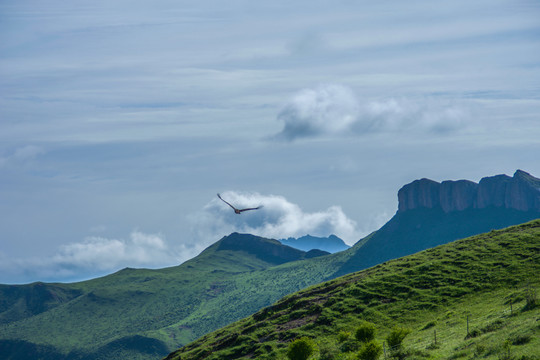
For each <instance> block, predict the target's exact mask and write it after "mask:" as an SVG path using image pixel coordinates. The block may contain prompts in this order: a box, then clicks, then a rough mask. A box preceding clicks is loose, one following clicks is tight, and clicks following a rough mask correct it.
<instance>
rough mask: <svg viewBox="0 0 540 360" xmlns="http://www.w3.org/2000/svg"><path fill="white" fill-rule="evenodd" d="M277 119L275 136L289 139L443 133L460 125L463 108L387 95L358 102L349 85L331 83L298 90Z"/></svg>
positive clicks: (465, 115) (464, 118)
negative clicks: (279, 128) (424, 132)
mask: <svg viewBox="0 0 540 360" xmlns="http://www.w3.org/2000/svg"><path fill="white" fill-rule="evenodd" d="M277 118H278V120H279V121H282V122H283V124H284V126H283V129H282V131H281V132H280V133H278V134H277V135H276V136H275V138H277V139H284V140H289V141H291V140H294V139H297V138H309V137H319V136H325V135H351V134H354V135H362V134H366V133H379V132H395V131H408V130H415V131H418V130H420V131H428V132H436V133H443V132H448V131H454V130H458V129H460V128H462V127H463V126H464V125H465V124H466V120H467V111H466V110H465V109H464V108H463V107H462V106H457V105H454V104H448V103H444V102H440V101H436V100H434V99H423V100H421V101H412V100H408V99H394V98H390V99H384V100H379V101H369V102H366V103H360V101H359V100H358V99H357V97H356V96H355V94H354V93H353V91H352V90H351V89H350V88H348V87H345V86H342V85H333V84H331V85H321V86H318V87H316V88H314V89H304V90H301V91H299V92H298V93H297V94H296V95H294V96H293V97H292V99H291V100H290V101H289V103H288V104H286V105H285V106H284V107H283V109H282V110H281V111H280V112H279V114H278V116H277Z"/></svg>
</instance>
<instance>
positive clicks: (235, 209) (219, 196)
mask: <svg viewBox="0 0 540 360" xmlns="http://www.w3.org/2000/svg"><path fill="white" fill-rule="evenodd" d="M217 197H218V198H219V199H220V200H221V201H223V202H224V203H225V204H227V205H229V206H230V207H232V208H233V210H234V211H243V210H238V209H237V208H235V207H234V206H232V205H231V204H229V203H228V202H226V201H225V200H223V198H222V197H221V195H219V193H218V194H217Z"/></svg>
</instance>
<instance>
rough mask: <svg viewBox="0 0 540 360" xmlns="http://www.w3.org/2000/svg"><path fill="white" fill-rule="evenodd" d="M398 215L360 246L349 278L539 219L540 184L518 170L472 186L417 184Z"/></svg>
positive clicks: (346, 268)
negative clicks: (384, 264) (512, 174)
mask: <svg viewBox="0 0 540 360" xmlns="http://www.w3.org/2000/svg"><path fill="white" fill-rule="evenodd" d="M398 202H399V204H398V211H397V212H396V214H395V215H394V216H393V217H392V218H391V219H390V221H388V222H387V223H386V224H385V225H384V226H383V227H382V228H380V229H379V230H377V231H376V232H375V233H373V234H372V235H371V236H369V237H368V238H366V239H364V240H362V241H359V242H358V243H356V244H355V245H354V246H353V247H352V248H351V249H350V250H349V251H350V252H351V253H352V254H351V257H350V259H349V260H348V261H347V263H346V264H344V265H343V267H342V268H341V269H340V270H339V271H338V272H337V273H336V276H337V275H345V274H348V273H351V272H353V271H358V270H361V269H365V268H368V267H370V266H374V265H377V264H380V263H382V262H384V261H387V260H390V259H395V258H398V257H402V256H406V255H410V254H414V253H416V252H418V251H422V250H425V249H428V248H431V247H435V246H438V245H442V244H446V243H448V242H451V241H454V240H457V239H462V238H465V237H468V236H472V235H476V234H481V233H484V232H488V231H490V230H493V229H502V228H505V227H508V226H511V225H517V224H521V223H524V222H527V221H530V220H533V219H538V218H540V207H538V205H539V204H540V179H537V178H535V177H533V176H531V175H529V174H528V173H526V172H524V171H521V170H518V171H516V173H515V174H514V176H513V177H512V178H511V177H509V176H506V175H497V176H493V177H485V178H483V179H482V180H480V183H479V184H476V183H474V182H472V181H467V180H459V181H443V182H442V183H438V182H436V181H433V180H430V179H421V180H415V181H413V182H412V183H410V184H407V185H405V186H403V187H402V188H401V189H400V190H399V191H398Z"/></svg>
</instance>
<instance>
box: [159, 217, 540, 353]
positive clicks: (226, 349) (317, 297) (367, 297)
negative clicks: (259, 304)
mask: <svg viewBox="0 0 540 360" xmlns="http://www.w3.org/2000/svg"><path fill="white" fill-rule="evenodd" d="M539 275H540V220H535V221H532V222H530V223H527V224H523V225H520V226H514V227H511V228H508V229H505V230H500V231H491V232H489V233H486V234H483V235H479V236H474V237H470V238H467V239H464V240H459V241H455V242H453V243H450V244H447V245H442V246H439V247H437V248H434V249H430V250H426V251H423V252H420V253H418V254H414V255H411V256H407V257H405V258H401V259H398V260H392V261H389V262H386V263H384V264H381V265H377V266H375V267H373V268H370V269H368V270H364V271H361V272H357V273H353V274H350V275H347V276H344V277H340V278H338V279H335V280H332V281H329V282H326V283H323V284H320V285H317V286H313V287H310V288H308V289H306V290H303V291H300V292H298V293H295V294H292V295H290V296H287V297H285V298H284V299H282V300H280V301H278V302H277V303H275V304H274V305H272V306H270V307H267V308H265V309H263V310H261V311H259V312H257V313H255V314H254V315H253V316H250V317H248V318H246V319H244V320H241V321H239V322H237V323H234V324H232V325H230V326H228V327H226V328H223V329H221V330H218V331H216V332H213V333H211V334H208V335H206V336H204V337H203V338H201V339H199V340H198V341H196V342H194V343H191V344H189V345H187V346H185V347H183V348H181V349H179V350H178V351H177V352H175V353H172V354H170V355H169V356H168V357H167V359H168V360H179V359H182V360H187V359H241V358H245V359H247V358H257V359H282V358H283V359H284V358H285V351H286V349H287V346H288V345H289V343H290V342H291V341H293V340H294V339H298V338H300V337H308V338H311V339H313V340H312V341H313V342H314V343H316V344H317V350H316V353H315V355H314V358H319V359H323V358H324V359H338V358H339V359H349V358H350V359H352V358H356V357H355V351H357V350H356V349H357V347H358V344H357V342H356V341H355V340H354V336H352V335H351V333H354V331H355V329H357V328H358V327H359V326H360V324H362V323H363V321H369V322H372V323H374V324H375V326H376V328H377V334H376V340H377V341H378V342H379V343H380V342H381V341H382V340H383V339H384V338H385V337H386V336H387V335H388V334H389V333H390V332H391V329H392V328H394V327H396V326H399V327H406V328H409V329H410V330H411V331H412V332H411V333H410V334H409V335H408V336H407V337H406V338H405V340H404V347H403V348H402V349H401V350H399V351H395V352H394V354H397V353H399V354H398V355H399V356H400V357H401V358H411V359H458V358H467V359H470V358H485V359H511V358H512V359H523V360H525V359H538V358H540V325H539V322H540V307H538V298H537V295H536V289H538V287H540V276H539ZM535 303H536V306H535V305H534V304H535ZM467 323H468V325H467ZM467 328H469V329H467ZM467 330H469V331H468V334H467ZM350 350H352V351H350ZM386 350H387V351H388V353H387V356H388V357H390V355H391V353H390V349H388V348H387V349H386Z"/></svg>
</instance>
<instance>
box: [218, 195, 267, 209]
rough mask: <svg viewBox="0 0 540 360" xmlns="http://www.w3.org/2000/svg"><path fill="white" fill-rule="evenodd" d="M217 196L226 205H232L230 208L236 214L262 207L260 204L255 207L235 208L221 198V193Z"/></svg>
mask: <svg viewBox="0 0 540 360" xmlns="http://www.w3.org/2000/svg"><path fill="white" fill-rule="evenodd" d="M217 197H218V198H219V199H220V200H221V201H223V202H224V203H225V204H227V205H229V206H230V207H232V209H233V210H234V212H235V213H236V214H241V213H242V212H244V211H248V210H258V209H260V208H262V205H260V206H257V207H255V208H247V209H237V208H235V207H234V206H232V205H231V204H229V203H228V202H226V201H225V200H223V198H222V197H221V195H219V194H217Z"/></svg>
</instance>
